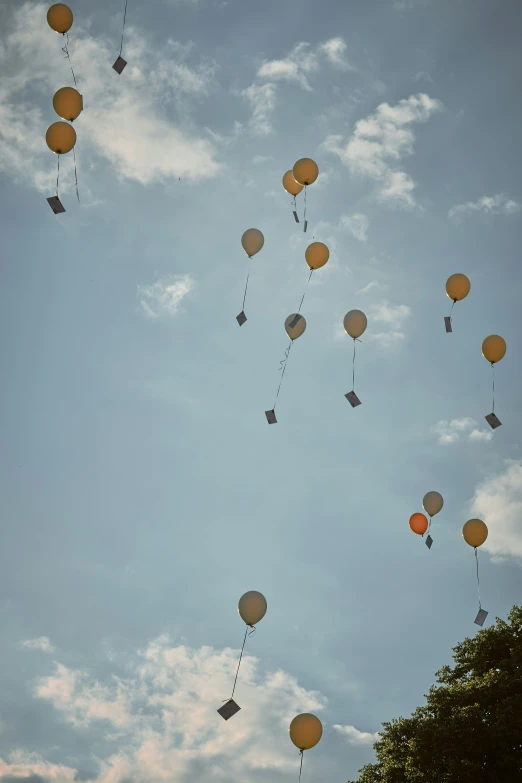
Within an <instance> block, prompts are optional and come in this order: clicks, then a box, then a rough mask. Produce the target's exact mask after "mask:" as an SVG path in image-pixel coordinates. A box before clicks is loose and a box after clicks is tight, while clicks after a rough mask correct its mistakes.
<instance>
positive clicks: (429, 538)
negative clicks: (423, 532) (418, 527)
mask: <svg viewBox="0 0 522 783" xmlns="http://www.w3.org/2000/svg"><path fill="white" fill-rule="evenodd" d="M425 543H426V546H427V547H428V549H431V545H432V544H433V538H432V537H431V536H428V538H427V539H426V542H425Z"/></svg>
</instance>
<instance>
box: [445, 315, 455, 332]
mask: <svg viewBox="0 0 522 783" xmlns="http://www.w3.org/2000/svg"><path fill="white" fill-rule="evenodd" d="M444 325H445V327H446V331H447V332H452V331H453V329H452V328H451V316H449V315H445V316H444Z"/></svg>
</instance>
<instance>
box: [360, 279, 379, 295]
mask: <svg viewBox="0 0 522 783" xmlns="http://www.w3.org/2000/svg"><path fill="white" fill-rule="evenodd" d="M379 285H380V283H379V281H378V280H370V282H369V283H367V284H366V285H365V286H363V288H360V289H359V290H358V291H357V293H358V294H367V293H368V291H371V290H372V288H376V287H378V286H379Z"/></svg>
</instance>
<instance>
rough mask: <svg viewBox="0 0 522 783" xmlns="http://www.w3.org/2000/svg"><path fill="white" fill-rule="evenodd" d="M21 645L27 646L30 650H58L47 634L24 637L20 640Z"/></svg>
mask: <svg viewBox="0 0 522 783" xmlns="http://www.w3.org/2000/svg"><path fill="white" fill-rule="evenodd" d="M20 646H21V647H26V648H27V649H28V650H40V651H41V652H46V653H53V652H56V647H53V645H52V644H51V642H50V641H49V638H48V637H47V636H39V637H38V638H37V639H24V640H23V641H21V642H20Z"/></svg>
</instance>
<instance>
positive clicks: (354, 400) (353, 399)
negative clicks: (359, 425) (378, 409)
mask: <svg viewBox="0 0 522 783" xmlns="http://www.w3.org/2000/svg"><path fill="white" fill-rule="evenodd" d="M344 396H345V397H346V399H347V400H348V402H349V403H350V405H351V406H352V408H356V407H357V406H358V405H361V401H360V399H359V398H358V396H357V395H356V393H355V392H354V391H351V392H348V394H345V395H344Z"/></svg>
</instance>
